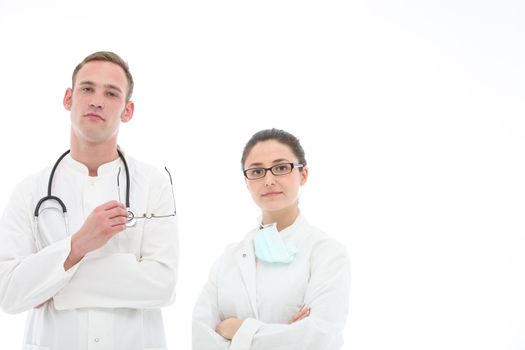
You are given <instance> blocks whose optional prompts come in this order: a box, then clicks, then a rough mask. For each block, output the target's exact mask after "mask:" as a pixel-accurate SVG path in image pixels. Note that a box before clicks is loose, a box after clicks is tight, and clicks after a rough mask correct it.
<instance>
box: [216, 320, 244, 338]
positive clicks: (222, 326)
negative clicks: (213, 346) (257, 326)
mask: <svg viewBox="0 0 525 350" xmlns="http://www.w3.org/2000/svg"><path fill="white" fill-rule="evenodd" d="M242 322H243V321H242V320H239V319H238V318H235V317H230V318H227V319H225V320H224V321H222V322H221V323H219V324H218V325H217V327H215V332H217V333H219V334H220V335H221V336H222V337H223V338H226V339H228V340H232V339H233V337H234V336H235V333H237V331H238V330H239V328H241V325H242Z"/></svg>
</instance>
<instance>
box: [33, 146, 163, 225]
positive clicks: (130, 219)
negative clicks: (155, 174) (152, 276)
mask: <svg viewBox="0 0 525 350" xmlns="http://www.w3.org/2000/svg"><path fill="white" fill-rule="evenodd" d="M69 152H70V150H67V151H66V152H64V154H62V155H61V156H60V157H59V158H58V160H57V161H56V163H55V165H54V166H53V169H52V170H51V174H50V175H49V181H48V184H47V196H44V197H42V198H41V199H40V200H39V201H38V203H37V205H36V207H35V222H36V221H38V214H39V211H40V207H41V206H42V204H43V203H44V202H46V201H48V200H53V201H55V202H57V203H58V204H59V205H60V207H61V208H62V214H63V215H64V220H65V222H66V227H67V226H68V220H67V208H66V205H65V204H64V202H63V201H62V200H61V199H60V198H59V197H57V196H53V195H52V194H51V187H52V185H53V177H54V176H55V171H56V170H57V167H58V164H60V162H61V161H62V159H64V157H65V156H66V155H68V154H69ZM117 152H118V156H119V157H120V159H122V163H124V169H125V170H126V210H127V212H128V221H127V222H126V227H132V226H135V224H136V222H137V220H136V218H135V213H134V212H133V211H132V210H131V209H130V207H129V187H130V180H129V168H128V163H127V162H126V158H125V157H124V155H123V154H122V152H121V151H120V150H119V149H117ZM166 170H167V169H166ZM168 173H169V172H168ZM119 175H120V170H119Z"/></svg>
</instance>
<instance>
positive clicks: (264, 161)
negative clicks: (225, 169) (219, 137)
mask: <svg viewBox="0 0 525 350" xmlns="http://www.w3.org/2000/svg"><path fill="white" fill-rule="evenodd" d="M282 163H294V164H297V163H298V159H297V157H296V156H295V155H294V153H293V152H292V150H291V148H290V147H289V146H287V145H285V144H282V143H280V142H278V141H276V140H267V141H262V142H259V143H257V144H256V145H255V146H254V147H253V148H252V150H251V151H250V153H249V154H248V156H247V157H246V161H245V163H244V169H245V170H246V169H250V168H269V167H271V166H274V165H277V164H282ZM307 178H308V169H307V168H303V170H302V171H300V170H299V168H294V169H292V172H291V173H289V174H286V175H280V176H275V175H274V174H272V172H271V171H270V170H268V171H267V172H266V175H265V176H264V177H263V178H260V179H257V180H248V179H246V185H247V187H248V190H249V191H250V194H251V196H252V198H253V201H254V202H255V204H257V206H259V207H260V208H261V210H262V211H263V214H264V213H272V212H281V213H284V212H286V211H287V210H295V209H296V208H297V200H298V197H299V188H300V187H301V186H302V185H304V183H305V182H306V179H307Z"/></svg>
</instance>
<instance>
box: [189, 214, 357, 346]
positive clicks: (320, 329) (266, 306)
mask: <svg viewBox="0 0 525 350" xmlns="http://www.w3.org/2000/svg"><path fill="white" fill-rule="evenodd" d="M255 232H256V230H253V231H252V232H250V233H249V234H248V235H247V237H246V238H245V239H244V241H242V242H241V243H238V244H235V245H233V246H231V247H229V248H228V249H226V252H225V253H224V254H223V256H222V257H221V258H220V259H219V260H218V261H217V262H216V263H215V264H214V265H213V267H212V269H211V272H210V277H209V281H208V283H207V284H206V285H205V287H204V289H203V291H202V293H201V294H200V297H199V299H198V300H197V303H196V305H195V308H194V311H193V336H192V337H193V349H194V350H214V349H230V350H249V349H251V350H268V349H272V350H297V349H301V350H321V349H322V350H336V349H341V347H342V345H343V339H342V335H341V333H342V329H343V327H344V325H345V322H346V318H347V314H348V304H349V288H350V264H349V259H348V255H347V252H346V249H345V248H344V247H343V246H342V245H341V244H339V243H338V242H336V241H335V240H333V239H331V238H329V237H327V236H326V235H325V234H324V233H323V232H321V231H320V230H319V229H317V228H315V227H313V226H310V225H309V224H308V223H307V222H306V220H305V219H304V217H302V216H301V215H300V216H299V217H298V218H297V220H296V221H295V223H294V224H293V225H292V226H290V227H288V228H286V229H285V230H283V231H281V232H280V233H281V234H282V235H283V239H284V240H285V241H287V242H289V241H293V243H294V244H295V246H296V247H297V250H298V252H297V255H296V256H295V259H294V260H293V261H292V262H291V263H290V264H269V263H265V262H262V261H259V260H257V259H256V258H255V255H254V249H253V235H254V234H255ZM304 304H306V305H308V306H309V307H311V313H310V316H309V317H307V318H305V319H303V320H301V321H299V322H295V323H292V324H290V321H291V319H292V317H293V315H294V314H295V313H297V311H299V309H300V308H301V306H302V305H304ZM229 317H236V318H238V319H241V320H244V322H243V324H242V326H241V327H240V328H239V330H238V331H237V333H236V335H235V336H234V338H233V339H232V341H231V342H229V341H227V340H226V339H224V338H223V337H221V336H220V335H219V334H218V333H216V332H215V327H216V326H217V325H218V324H219V323H220V322H221V321H223V320H225V319H227V318H229Z"/></svg>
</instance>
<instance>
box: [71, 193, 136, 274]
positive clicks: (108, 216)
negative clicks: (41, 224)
mask: <svg viewBox="0 0 525 350" xmlns="http://www.w3.org/2000/svg"><path fill="white" fill-rule="evenodd" d="M127 214H128V212H127V210H126V208H125V207H124V204H122V203H120V202H117V201H109V202H107V203H104V204H102V205H100V206H98V207H96V208H95V209H94V210H93V211H92V212H91V214H89V216H88V217H87V219H86V221H84V224H83V225H82V227H81V228H80V230H78V232H77V233H75V234H74V235H73V237H72V238H71V251H70V253H69V255H68V257H67V258H66V261H65V262H64V270H66V271H67V270H69V269H70V268H71V267H73V266H74V265H76V264H77V263H78V262H79V261H80V260H82V258H83V257H84V256H85V255H86V254H87V253H89V252H91V251H93V250H95V249H98V248H100V247H102V246H103V245H104V244H106V242H107V241H109V240H110V239H111V238H112V237H113V236H114V235H116V234H117V233H119V232H122V231H124V230H125V229H126V222H127Z"/></svg>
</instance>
